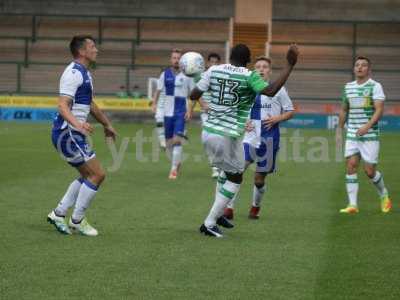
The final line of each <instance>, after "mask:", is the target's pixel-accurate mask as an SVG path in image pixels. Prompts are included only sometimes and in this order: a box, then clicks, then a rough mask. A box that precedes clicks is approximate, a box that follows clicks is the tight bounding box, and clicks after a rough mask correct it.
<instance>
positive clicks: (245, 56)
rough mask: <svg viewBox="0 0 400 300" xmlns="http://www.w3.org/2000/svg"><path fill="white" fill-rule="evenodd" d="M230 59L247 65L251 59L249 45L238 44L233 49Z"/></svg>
mask: <svg viewBox="0 0 400 300" xmlns="http://www.w3.org/2000/svg"><path fill="white" fill-rule="evenodd" d="M230 59H231V61H234V62H236V63H239V64H241V65H242V66H245V65H247V64H248V63H249V62H250V61H251V52H250V49H249V47H247V46H246V45H245V44H237V45H236V46H234V47H233V48H232V50H231V56H230Z"/></svg>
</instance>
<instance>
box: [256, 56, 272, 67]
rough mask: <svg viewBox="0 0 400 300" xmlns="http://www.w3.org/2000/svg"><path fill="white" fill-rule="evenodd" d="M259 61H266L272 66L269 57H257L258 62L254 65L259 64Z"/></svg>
mask: <svg viewBox="0 0 400 300" xmlns="http://www.w3.org/2000/svg"><path fill="white" fill-rule="evenodd" d="M259 61H266V62H267V63H269V65H272V60H271V59H270V58H269V57H266V56H259V57H257V58H256V61H255V62H254V63H257V62H259Z"/></svg>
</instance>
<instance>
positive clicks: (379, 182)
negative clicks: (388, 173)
mask: <svg viewBox="0 0 400 300" xmlns="http://www.w3.org/2000/svg"><path fill="white" fill-rule="evenodd" d="M372 182H373V184H374V185H375V187H376V189H377V190H378V195H379V197H383V196H386V195H387V194H388V190H387V189H386V187H385V183H384V182H383V175H382V174H381V172H379V171H376V172H375V176H374V178H372Z"/></svg>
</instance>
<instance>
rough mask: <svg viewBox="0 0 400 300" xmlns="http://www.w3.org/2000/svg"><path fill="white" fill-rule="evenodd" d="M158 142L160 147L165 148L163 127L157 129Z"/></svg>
mask: <svg viewBox="0 0 400 300" xmlns="http://www.w3.org/2000/svg"><path fill="white" fill-rule="evenodd" d="M157 135H158V142H159V143H160V146H161V147H165V129H164V126H162V127H157Z"/></svg>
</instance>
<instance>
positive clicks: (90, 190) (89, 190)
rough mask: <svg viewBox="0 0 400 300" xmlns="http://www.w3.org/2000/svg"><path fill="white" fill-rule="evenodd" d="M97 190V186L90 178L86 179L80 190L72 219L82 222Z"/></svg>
mask: <svg viewBox="0 0 400 300" xmlns="http://www.w3.org/2000/svg"><path fill="white" fill-rule="evenodd" d="M96 192H97V186H95V185H94V184H93V183H91V182H90V181H88V180H86V179H85V180H84V181H83V183H82V185H81V188H80V190H79V194H78V198H77V199H76V204H75V208H74V211H73V212H72V220H73V221H78V222H80V221H81V220H82V219H83V217H84V216H85V211H86V209H87V208H88V207H89V204H90V202H91V201H92V199H93V198H94V196H95V195H96Z"/></svg>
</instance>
